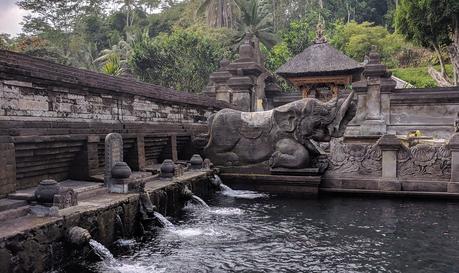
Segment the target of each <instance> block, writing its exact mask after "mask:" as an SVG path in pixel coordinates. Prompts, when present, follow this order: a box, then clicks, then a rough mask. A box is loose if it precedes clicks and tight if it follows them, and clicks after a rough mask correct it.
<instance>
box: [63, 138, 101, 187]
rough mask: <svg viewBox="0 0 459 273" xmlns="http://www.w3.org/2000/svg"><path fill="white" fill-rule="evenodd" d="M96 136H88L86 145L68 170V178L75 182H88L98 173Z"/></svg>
mask: <svg viewBox="0 0 459 273" xmlns="http://www.w3.org/2000/svg"><path fill="white" fill-rule="evenodd" d="M99 141H100V138H99V136H98V135H88V137H87V139H86V145H84V146H83V149H82V151H80V152H79V153H78V155H77V156H76V158H75V161H74V162H73V164H72V169H71V170H70V177H71V178H72V179H76V180H88V179H89V177H91V176H93V175H95V174H97V173H98V172H99V154H98V152H97V144H98V143H99Z"/></svg>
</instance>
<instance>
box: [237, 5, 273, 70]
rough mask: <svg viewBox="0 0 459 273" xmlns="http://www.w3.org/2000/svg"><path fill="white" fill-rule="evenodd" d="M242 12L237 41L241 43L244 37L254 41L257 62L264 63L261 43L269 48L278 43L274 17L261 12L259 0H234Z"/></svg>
mask: <svg viewBox="0 0 459 273" xmlns="http://www.w3.org/2000/svg"><path fill="white" fill-rule="evenodd" d="M234 1H235V2H236V4H237V6H238V7H239V9H240V11H241V13H242V18H241V19H242V20H241V21H240V22H239V32H238V35H237V37H236V42H237V44H238V45H239V44H240V43H241V42H242V41H243V40H244V39H249V40H251V41H252V43H253V46H254V49H255V55H256V59H257V62H258V63H259V64H262V56H261V50H260V43H262V44H263V45H264V46H266V47H267V48H272V47H273V46H274V45H276V44H277V41H278V40H277V37H276V35H275V34H274V31H273V25H272V24H273V17H272V15H271V14H269V13H261V12H260V8H259V4H258V0H234Z"/></svg>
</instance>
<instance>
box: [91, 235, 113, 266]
mask: <svg viewBox="0 0 459 273" xmlns="http://www.w3.org/2000/svg"><path fill="white" fill-rule="evenodd" d="M89 245H90V246H91V248H92V250H93V251H94V253H95V254H96V255H97V256H98V257H99V258H100V259H101V260H102V261H103V262H106V263H108V264H111V263H114V262H115V261H116V259H115V257H113V254H112V253H111V252H110V250H108V249H107V248H106V247H105V246H104V245H103V244H101V243H99V242H98V241H96V240H93V239H91V240H89Z"/></svg>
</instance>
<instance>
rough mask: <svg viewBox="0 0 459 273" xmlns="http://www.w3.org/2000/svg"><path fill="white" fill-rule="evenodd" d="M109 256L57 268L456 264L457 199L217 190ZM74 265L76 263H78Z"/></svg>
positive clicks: (403, 268) (437, 271)
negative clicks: (250, 195) (297, 196)
mask: <svg viewBox="0 0 459 273" xmlns="http://www.w3.org/2000/svg"><path fill="white" fill-rule="evenodd" d="M207 201H208V203H209V205H210V209H203V208H202V207H200V206H188V207H186V208H185V209H184V210H183V213H182V214H181V215H179V216H178V217H177V218H176V219H174V222H176V226H175V229H154V231H153V232H151V233H150V234H149V235H148V236H146V237H144V238H143V239H142V240H138V241H137V242H136V243H135V244H134V245H133V246H131V247H130V248H129V250H128V251H124V252H122V253H117V254H116V255H115V256H116V260H117V262H118V263H115V264H114V265H113V264H109V265H107V263H104V262H98V263H91V264H88V265H85V266H83V267H81V266H80V267H79V268H78V271H75V270H73V271H72V268H71V267H68V268H66V269H64V270H63V272H82V273H83V272H135V273H143V272H149V273H154V272H165V273H175V272H187V273H188V272H209V273H210V272H212V273H213V272H217V273H218V272H250V273H251V272H255V273H257V272H273V273H275V272H333V273H335V272H346V273H348V272H362V273H366V272H408V273H410V272H413V273H427V272H429V273H430V272H432V273H443V272H445V273H446V272H459V220H458V218H459V203H453V202H451V203H449V202H429V201H422V202H421V201H402V200H384V199H354V198H320V199H313V200H294V199H293V200H292V199H281V198H276V197H273V196H271V197H269V198H256V199H244V198H233V197H228V196H226V195H224V193H219V194H217V195H216V196H215V197H214V198H212V199H211V200H207ZM82 268H83V269H82Z"/></svg>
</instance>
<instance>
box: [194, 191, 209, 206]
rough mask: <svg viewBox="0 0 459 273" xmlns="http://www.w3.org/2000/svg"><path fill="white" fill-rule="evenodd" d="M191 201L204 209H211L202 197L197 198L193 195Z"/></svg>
mask: <svg viewBox="0 0 459 273" xmlns="http://www.w3.org/2000/svg"><path fill="white" fill-rule="evenodd" d="M191 200H192V201H193V202H195V203H196V204H198V205H200V206H202V207H204V208H207V209H208V208H209V205H207V203H206V201H204V200H202V199H201V197H199V196H196V195H194V194H193V195H192V196H191Z"/></svg>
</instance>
